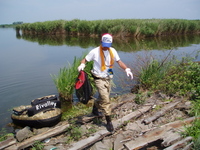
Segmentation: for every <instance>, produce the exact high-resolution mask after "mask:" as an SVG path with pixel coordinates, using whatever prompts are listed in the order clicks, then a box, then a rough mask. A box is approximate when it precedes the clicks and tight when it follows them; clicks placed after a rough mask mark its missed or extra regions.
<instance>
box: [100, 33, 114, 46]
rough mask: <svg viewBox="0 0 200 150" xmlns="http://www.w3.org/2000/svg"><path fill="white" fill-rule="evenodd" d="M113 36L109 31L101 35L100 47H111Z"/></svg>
mask: <svg viewBox="0 0 200 150" xmlns="http://www.w3.org/2000/svg"><path fill="white" fill-rule="evenodd" d="M112 41H113V37H112V35H111V34H109V33H105V34H103V35H102V38H101V45H102V47H108V48H109V47H111V46H112Z"/></svg>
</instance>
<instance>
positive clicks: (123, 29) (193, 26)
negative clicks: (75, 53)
mask: <svg viewBox="0 0 200 150" xmlns="http://www.w3.org/2000/svg"><path fill="white" fill-rule="evenodd" d="M18 28H19V26H18ZM20 29H21V30H22V32H23V33H24V34H57V33H62V34H63V33H65V34H69V35H78V36H79V35H90V36H99V35H101V34H102V33H106V32H109V33H111V34H113V35H114V36H119V37H121V36H122V37H125V36H134V37H140V36H160V35H172V34H184V33H198V32H199V31H200V20H185V19H114V20H94V21H87V20H79V19H74V20H70V21H67V20H56V21H45V22H35V23H24V24H22V25H20Z"/></svg>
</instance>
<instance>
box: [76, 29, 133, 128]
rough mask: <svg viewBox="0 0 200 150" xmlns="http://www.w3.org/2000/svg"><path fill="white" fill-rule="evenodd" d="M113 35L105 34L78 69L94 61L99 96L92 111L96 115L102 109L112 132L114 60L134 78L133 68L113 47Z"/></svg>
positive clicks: (93, 71) (92, 71)
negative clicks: (111, 91)
mask: <svg viewBox="0 0 200 150" xmlns="http://www.w3.org/2000/svg"><path fill="white" fill-rule="evenodd" d="M112 42H113V37H112V35H110V34H109V33H106V34H103V35H102V39H101V45H100V46H99V47H96V48H94V49H92V50H91V51H90V52H89V53H88V54H87V55H86V57H85V58H84V59H83V60H82V61H81V64H80V66H79V67H78V71H79V72H80V71H81V70H84V68H85V64H86V62H89V61H94V64H93V69H92V70H91V73H92V75H93V77H94V82H95V85H96V87H97V90H98V93H99V97H98V99H97V100H95V102H94V106H93V110H92V113H93V114H94V115H100V114H99V112H98V109H102V111H103V113H104V115H105V117H106V121H107V126H106V127H107V130H108V131H110V132H112V131H113V130H114V128H113V125H112V122H111V117H110V115H111V104H110V99H109V96H110V90H111V85H110V80H111V78H112V77H113V71H112V68H113V65H114V61H116V62H117V63H118V65H119V66H120V67H121V68H122V69H124V70H125V72H126V74H127V76H128V77H129V76H130V77H131V79H133V74H132V72H131V69H130V68H128V67H127V66H126V65H125V64H124V63H123V62H122V61H121V60H120V57H119V55H118V53H117V51H116V50H115V49H114V48H112V47H111V45H112Z"/></svg>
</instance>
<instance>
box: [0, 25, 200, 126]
mask: <svg viewBox="0 0 200 150" xmlns="http://www.w3.org/2000/svg"><path fill="white" fill-rule="evenodd" d="M0 39H1V41H0V46H1V48H0V103H1V105H0V120H1V121H0V129H1V128H9V129H10V127H8V126H7V124H8V123H10V122H12V121H11V118H10V115H11V113H12V108H13V107H16V106H20V105H28V104H30V101H31V100H33V99H35V98H39V97H42V96H46V95H50V94H58V93H57V89H56V87H55V85H54V83H53V80H52V78H51V76H50V74H57V73H58V72H59V69H60V68H63V67H64V66H68V62H69V63H72V62H73V59H74V57H75V56H76V57H80V56H82V54H83V53H84V52H88V51H89V50H91V49H92V48H93V47H96V46H97V45H98V44H99V39H98V38H97V39H93V38H90V39H86V38H85V37H82V38H76V37H64V38H63V37H62V38H61V37H51V36H46V37H34V36H19V35H16V33H15V30H14V29H11V28H9V29H2V28H0ZM174 39H175V40H174ZM157 40H158V39H152V38H150V39H145V40H141V41H137V40H136V41H135V40H133V39H128V40H127V41H122V42H121V43H120V42H119V43H118V42H117V40H116V43H115V44H113V46H114V47H116V49H117V50H118V52H119V55H120V57H121V59H122V60H123V61H124V62H125V63H126V64H127V65H128V66H130V67H131V68H133V69H134V64H136V63H137V59H138V56H142V57H145V56H146V55H147V56H149V55H152V56H154V57H157V58H164V57H166V56H167V55H168V53H169V51H170V50H171V49H173V52H172V53H173V54H174V55H176V56H178V57H182V56H183V55H185V54H190V55H192V56H195V54H196V52H197V51H198V50H200V37H199V36H196V38H195V37H193V36H191V37H182V38H181V37H179V38H177V37H174V38H173V39H166V38H164V39H161V40H159V41H157ZM118 41H120V40H118ZM138 42H139V44H138ZM196 60H198V61H200V57H199V55H197V57H196ZM116 66H117V65H116ZM114 75H115V78H114V83H115V84H116V85H117V88H115V89H113V94H116V93H118V94H120V93H124V92H129V91H130V88H131V86H132V85H133V81H130V79H128V80H126V79H127V78H126V74H125V73H124V72H123V71H122V70H120V69H118V67H115V69H114ZM122 77H123V78H122ZM127 83H129V84H127ZM128 85H129V86H128Z"/></svg>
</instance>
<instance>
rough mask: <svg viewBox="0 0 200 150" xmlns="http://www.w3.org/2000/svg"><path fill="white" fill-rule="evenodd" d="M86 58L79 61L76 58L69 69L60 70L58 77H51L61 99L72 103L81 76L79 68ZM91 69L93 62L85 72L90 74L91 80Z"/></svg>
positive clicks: (88, 64) (87, 66) (69, 65)
mask: <svg viewBox="0 0 200 150" xmlns="http://www.w3.org/2000/svg"><path fill="white" fill-rule="evenodd" d="M84 56H85V55H83V56H82V57H80V58H78V59H77V58H76V57H75V58H74V62H73V64H72V65H71V64H70V63H69V64H68V66H67V67H63V68H60V71H59V73H58V75H51V77H52V79H53V81H54V84H55V85H56V88H57V90H58V93H59V96H60V98H61V99H64V100H67V101H72V99H73V97H72V96H73V92H74V85H75V82H76V79H77V77H78V74H79V72H78V70H77V68H78V66H79V65H80V61H81V60H82V59H83V58H84ZM91 69H92V62H89V63H87V65H86V67H85V71H86V72H87V73H88V75H89V79H91V74H90V70H91ZM91 81H92V80H91Z"/></svg>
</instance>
